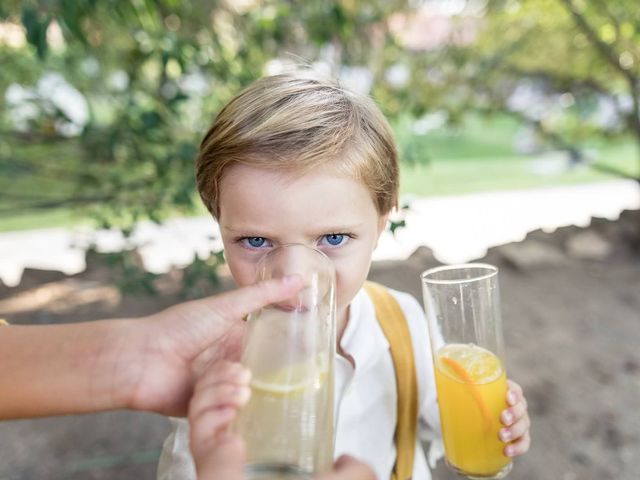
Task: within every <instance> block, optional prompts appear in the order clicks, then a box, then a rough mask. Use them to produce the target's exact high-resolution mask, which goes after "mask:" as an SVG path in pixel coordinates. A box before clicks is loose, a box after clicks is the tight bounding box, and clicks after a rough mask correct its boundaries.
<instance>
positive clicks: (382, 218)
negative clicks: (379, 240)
mask: <svg viewBox="0 0 640 480" xmlns="http://www.w3.org/2000/svg"><path fill="white" fill-rule="evenodd" d="M390 213H391V212H388V213H385V214H384V215H380V218H378V237H380V235H382V232H384V229H385V228H386V226H387V221H388V220H389V214H390Z"/></svg>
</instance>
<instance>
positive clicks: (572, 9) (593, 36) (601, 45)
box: [560, 0, 634, 79]
mask: <svg viewBox="0 0 640 480" xmlns="http://www.w3.org/2000/svg"><path fill="white" fill-rule="evenodd" d="M560 1H561V2H562V3H563V4H564V6H565V8H566V9H567V11H568V12H569V14H571V16H572V17H573V21H574V22H575V24H576V26H577V27H578V28H579V29H580V31H582V33H584V34H585V36H586V37H587V38H588V39H589V41H590V42H591V44H592V45H593V46H594V47H595V48H596V50H598V51H599V52H600V55H602V57H603V58H604V59H605V60H606V61H607V62H608V63H609V64H610V65H611V66H612V67H613V68H614V69H615V70H617V71H618V72H619V73H621V74H622V75H623V76H624V77H625V78H627V79H633V78H634V76H633V74H632V73H631V72H630V71H629V70H627V69H625V68H624V67H623V66H622V65H620V61H619V59H618V54H617V53H616V52H615V50H614V49H613V48H611V47H610V46H609V45H607V44H606V43H605V42H603V41H602V40H601V39H600V37H598V34H597V33H596V31H595V30H594V29H593V27H592V26H591V25H590V24H589V22H588V21H587V19H586V18H585V17H584V15H583V14H582V13H580V12H579V11H578V9H577V8H576V6H575V5H574V4H573V0H560Z"/></svg>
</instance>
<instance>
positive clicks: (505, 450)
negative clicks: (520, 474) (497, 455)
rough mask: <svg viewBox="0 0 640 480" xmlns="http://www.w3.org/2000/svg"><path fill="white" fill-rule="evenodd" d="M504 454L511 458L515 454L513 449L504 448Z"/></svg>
mask: <svg viewBox="0 0 640 480" xmlns="http://www.w3.org/2000/svg"><path fill="white" fill-rule="evenodd" d="M504 453H505V455H506V456H507V457H513V455H514V454H515V453H516V452H515V449H514V448H513V447H506V448H505V449H504Z"/></svg>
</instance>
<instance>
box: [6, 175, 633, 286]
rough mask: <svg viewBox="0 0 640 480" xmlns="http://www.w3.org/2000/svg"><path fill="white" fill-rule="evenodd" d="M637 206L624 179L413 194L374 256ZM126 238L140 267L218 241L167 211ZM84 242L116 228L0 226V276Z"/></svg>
mask: <svg viewBox="0 0 640 480" xmlns="http://www.w3.org/2000/svg"><path fill="white" fill-rule="evenodd" d="M638 208H640V188H638V185H637V184H636V183H635V182H633V181H627V180H616V181H610V182H604V183H596V184H588V185H576V186H565V187H554V188H544V189H534V190H519V191H506V192H490V193H477V194H469V195H463V196H451V197H429V198H416V199H415V200H414V201H412V202H411V210H410V211H409V212H407V214H406V221H407V227H406V228H404V229H400V230H398V231H397V232H396V235H395V237H394V236H392V235H391V234H390V233H388V232H386V233H385V234H384V235H383V237H382V238H381V241H380V244H379V246H378V249H377V250H376V252H375V254H374V259H375V260H391V259H397V260H401V259H405V258H407V257H408V256H409V255H410V254H411V253H412V252H413V251H415V249H416V248H417V247H419V246H422V245H425V246H428V247H430V248H431V249H432V250H433V251H434V254H435V256H436V257H437V258H438V259H439V260H441V261H442V262H445V263H456V262H464V261H469V260H472V259H475V258H480V257H482V256H483V255H484V254H485V252H486V250H487V248H489V247H492V246H497V245H502V244H506V243H509V242H513V241H520V240H522V239H523V238H524V237H525V235H526V234H527V232H529V231H532V230H535V229H538V228H543V229H545V230H554V229H555V228H558V227H561V226H566V225H578V226H586V225H588V224H589V222H590V219H591V218H592V217H604V218H609V219H615V218H617V217H618V215H619V214H620V212H621V211H622V210H625V209H638ZM132 242H133V243H134V244H136V245H138V246H140V250H141V254H142V258H143V261H144V263H145V266H146V268H147V269H148V270H150V271H152V272H156V273H161V272H165V271H167V270H168V269H169V268H170V267H171V266H174V265H175V266H184V265H187V264H189V263H191V262H192V261H193V258H194V255H200V256H206V255H208V254H209V252H210V251H211V250H212V249H213V250H215V249H219V248H220V247H221V244H220V241H219V238H218V229H217V225H215V223H214V222H213V221H212V220H211V218H210V217H196V218H179V219H173V220H170V221H168V222H166V223H165V224H164V225H161V226H159V225H155V224H152V223H149V222H143V223H141V224H140V225H139V227H138V228H137V229H136V231H135V233H134V235H133V237H132ZM92 243H94V244H95V245H97V248H98V250H100V251H105V252H106V251H116V250H119V249H121V248H122V247H123V246H124V245H125V241H124V239H123V238H122V236H121V235H120V234H119V233H118V232H113V231H106V230H102V231H91V230H87V229H64V228H55V229H46V230H31V231H24V232H10V233H4V234H0V280H2V281H3V282H4V283H5V284H7V285H16V284H17V283H18V282H19V280H20V276H21V274H22V270H23V268H25V267H32V268H42V269H52V270H60V271H63V272H65V273H68V274H72V273H77V272H79V271H81V270H83V269H84V250H85V249H86V248H87V246H89V245H90V244H92Z"/></svg>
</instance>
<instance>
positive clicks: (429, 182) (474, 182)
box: [396, 117, 640, 196]
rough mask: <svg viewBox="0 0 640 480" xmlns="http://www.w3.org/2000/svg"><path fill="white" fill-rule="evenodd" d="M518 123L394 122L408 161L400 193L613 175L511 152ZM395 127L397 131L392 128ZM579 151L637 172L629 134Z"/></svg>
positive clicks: (557, 155) (552, 157)
mask: <svg viewBox="0 0 640 480" xmlns="http://www.w3.org/2000/svg"><path fill="white" fill-rule="evenodd" d="M517 129H518V126H517V125H516V124H515V123H514V122H513V121H512V120H510V119H507V118H504V117H502V118H501V117H498V118H495V119H489V120H487V119H482V118H479V117H471V118H470V120H469V121H467V122H466V123H465V125H464V128H463V129H461V130H460V131H458V132H456V131H452V130H451V129H448V128H439V129H436V130H432V131H431V132H429V133H428V134H427V135H424V136H419V135H410V134H408V133H407V127H406V125H400V128H398V126H397V127H396V132H397V136H398V137H399V138H400V139H401V141H404V144H401V146H400V152H401V155H402V154H403V153H404V155H405V157H406V158H409V159H410V160H411V162H410V163H406V162H405V163H403V165H402V167H401V172H400V186H401V190H402V193H405V194H407V193H410V194H413V195H419V196H433V195H453V194H463V193H470V192H479V191H492V190H513V189H525V188H539V187H547V186H557V185H572V184H581V183H590V182H598V181H606V180H612V179H616V178H618V177H616V176H614V175H611V174H605V173H601V172H599V171H597V170H595V169H593V168H591V167H590V166H588V164H585V165H578V166H576V167H574V168H571V167H570V166H569V164H568V160H567V159H566V155H564V154H563V153H562V152H546V153H545V152H542V153H540V154H536V155H521V154H518V153H517V152H515V151H514V148H513V139H514V136H515V134H516V132H517ZM398 130H400V131H398ZM585 151H586V152H587V156H588V157H589V162H593V163H597V164H601V165H607V166H610V167H615V168H617V169H619V170H621V171H623V172H626V173H628V174H630V175H636V176H638V175H640V160H638V151H637V148H636V145H635V143H634V142H633V141H632V140H631V139H625V140H621V141H610V142H602V141H599V142H592V143H590V144H589V145H588V146H586V149H585Z"/></svg>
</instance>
